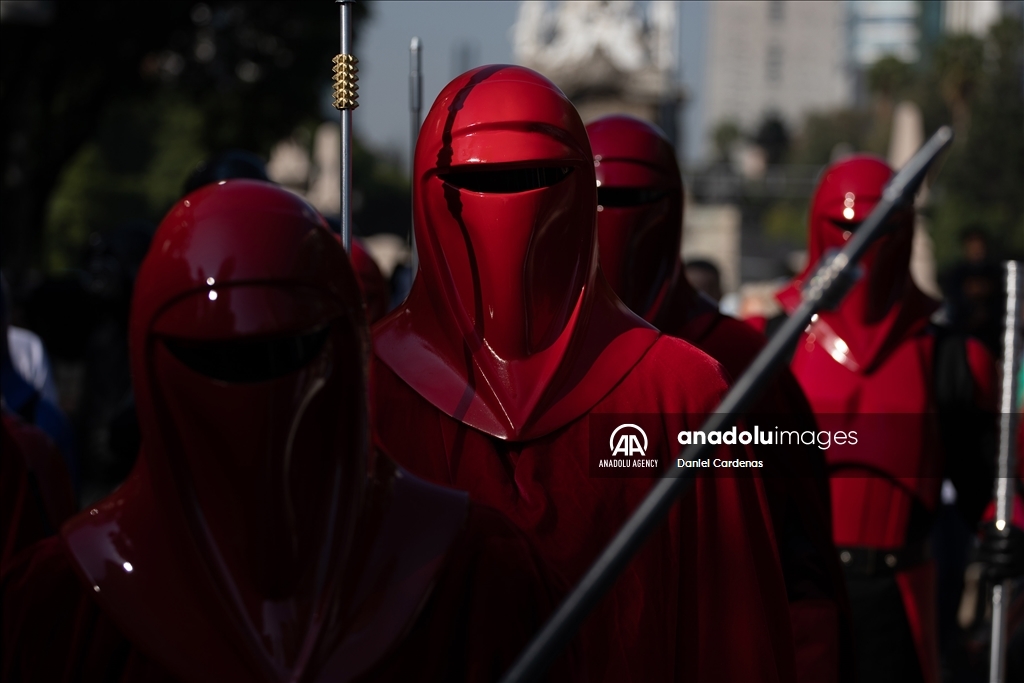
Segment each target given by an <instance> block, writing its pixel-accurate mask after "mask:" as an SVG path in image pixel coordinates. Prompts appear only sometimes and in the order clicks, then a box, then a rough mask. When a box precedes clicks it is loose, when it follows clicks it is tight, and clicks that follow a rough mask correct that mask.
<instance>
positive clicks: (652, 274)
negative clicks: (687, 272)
mask: <svg viewBox="0 0 1024 683" xmlns="http://www.w3.org/2000/svg"><path fill="white" fill-rule="evenodd" d="M587 134H588V135H589V136H590V144H591V147H592V148H593V151H594V169H595V172H596V173H597V203H598V208H597V211H598V214H597V226H598V241H599V244H600V254H601V270H602V271H604V276H605V277H606V278H607V279H608V282H609V284H611V286H612V289H614V290H615V293H616V294H618V295H619V298H621V299H622V301H623V302H625V304H626V305H627V306H629V307H630V308H631V309H633V311H635V312H636V313H637V314H639V315H642V316H643V317H644V318H646V319H647V320H653V319H654V315H655V314H656V313H657V310H658V306H659V304H660V303H661V302H662V301H663V300H664V298H665V296H666V294H667V292H669V291H670V290H671V288H672V287H673V285H674V284H675V281H676V279H677V278H679V277H681V275H680V270H681V268H680V261H679V249H680V245H681V243H682V239H683V180H682V177H681V176H680V174H679V165H678V164H677V163H676V157H675V151H674V150H673V148H672V145H671V144H670V143H669V141H668V139H666V138H665V135H664V134H663V133H662V132H661V131H660V130H658V129H657V128H656V127H655V126H653V125H651V124H649V123H647V122H645V121H641V120H640V119H637V118H634V117H632V116H623V115H614V116H606V117H604V118H600V119H598V120H596V121H594V122H592V123H590V124H589V125H588V126H587Z"/></svg>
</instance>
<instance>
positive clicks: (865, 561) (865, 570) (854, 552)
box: [836, 541, 931, 576]
mask: <svg viewBox="0 0 1024 683" xmlns="http://www.w3.org/2000/svg"><path fill="white" fill-rule="evenodd" d="M836 550H838V551H839V561H840V562H841V563H842V565H843V569H844V570H846V573H847V574H854V575H857V576H892V575H893V574H895V573H896V572H899V571H904V570H906V569H910V568H911V567H916V566H917V565H919V564H923V563H924V562H927V561H928V558H929V557H930V556H931V553H930V552H929V549H928V543H927V542H926V541H921V542H920V543H915V544H913V545H908V546H904V547H902V548H895V549H890V550H882V549H880V548H864V547H854V546H850V547H845V546H841V547H838V548H836Z"/></svg>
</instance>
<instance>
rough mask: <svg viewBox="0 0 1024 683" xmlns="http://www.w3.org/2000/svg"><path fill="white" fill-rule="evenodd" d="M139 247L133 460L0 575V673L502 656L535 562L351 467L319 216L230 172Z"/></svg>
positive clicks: (351, 296) (354, 432)
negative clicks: (122, 477) (107, 490)
mask: <svg viewBox="0 0 1024 683" xmlns="http://www.w3.org/2000/svg"><path fill="white" fill-rule="evenodd" d="M153 245H154V246H153V249H152V250H151V251H150V253H149V255H148V256H147V258H146V260H145V262H144V263H143V265H142V267H141V269H140V271H139V276H138V280H137V283H136V286H135V293H134V298H133V303H132V317H131V324H130V342H131V347H130V348H131V360H132V370H133V372H132V376H133V382H134V389H135V396H136V406H137V410H138V415H139V423H140V427H141V430H142V435H143V444H144V447H143V449H142V453H141V454H140V456H139V458H138V461H137V464H136V466H135V469H134V470H133V471H132V474H131V475H130V476H129V478H128V480H127V481H126V482H125V483H124V484H123V485H122V486H121V487H119V488H118V489H117V490H116V491H115V492H114V493H112V494H111V495H110V496H108V497H107V498H105V499H104V500H102V501H101V502H99V503H98V504H96V505H95V506H94V507H92V508H91V509H89V510H86V511H84V512H82V513H81V514H79V515H77V516H76V517H73V518H72V519H71V520H69V521H68V522H67V523H65V524H64V526H63V527H62V529H61V538H60V539H59V540H54V541H51V542H48V543H44V544H42V545H39V546H36V552H34V553H31V554H30V555H26V556H25V559H24V561H22V562H21V563H20V564H17V565H16V566H14V567H13V568H12V570H11V572H10V574H9V575H7V577H6V578H5V580H4V581H5V583H4V585H3V594H2V599H3V619H4V625H3V638H4V641H3V653H4V654H3V658H4V661H3V667H4V670H3V673H4V677H5V679H6V678H7V677H8V675H9V676H10V677H11V678H19V677H24V678H28V679H31V680H51V679H54V680H62V679H63V680H68V679H70V680H77V679H86V680H89V679H101V680H102V679H105V678H108V677H113V678H121V679H122V680H128V681H135V680H148V677H149V676H150V674H152V675H153V676H154V677H159V676H165V677H166V676H169V677H173V679H174V680H182V681H190V682H192V681H242V680H245V681H266V682H268V683H270V682H273V683H277V682H278V681H292V680H306V681H353V680H359V679H363V678H367V677H369V678H370V679H377V680H396V679H402V678H405V677H406V676H407V675H410V672H411V671H416V672H419V671H421V670H422V671H426V672H428V673H437V675H438V677H439V678H447V677H449V676H451V677H453V678H455V679H460V678H466V679H469V680H484V679H490V678H492V677H493V676H494V675H495V672H496V671H499V670H501V669H502V668H503V667H505V666H508V665H509V664H510V663H511V660H512V657H514V655H515V651H516V650H517V649H518V648H519V647H521V646H523V645H524V643H525V641H526V638H527V636H528V634H529V633H531V632H532V631H533V630H534V629H535V628H537V627H538V626H539V624H540V622H541V620H542V619H543V618H544V616H545V614H546V612H547V610H548V609H549V608H550V606H551V603H552V596H551V595H550V593H548V592H547V591H548V588H547V587H546V586H545V584H544V583H543V575H542V572H543V570H542V568H541V565H540V563H539V562H538V561H537V560H536V557H535V556H534V555H533V554H532V551H529V549H528V547H527V545H526V541H525V540H524V538H523V536H522V535H521V534H519V533H518V532H517V531H514V530H512V529H511V528H509V526H508V524H507V523H503V522H502V521H501V520H500V519H496V518H495V516H494V515H493V514H489V513H485V512H482V511H471V510H469V508H468V502H467V498H466V496H465V494H463V493H460V492H455V491H450V490H444V489H441V488H439V487H437V486H435V485H432V484H427V483H425V482H423V481H421V480H418V479H416V478H415V477H412V476H410V475H408V474H406V473H404V472H402V471H400V470H396V469H395V468H394V467H393V466H391V465H390V463H389V462H388V461H387V460H385V459H377V461H376V466H375V469H374V470H373V476H372V477H367V469H366V468H367V462H368V460H369V425H368V418H367V409H368V397H367V393H366V390H367V361H368V350H369V338H368V331H367V329H366V318H365V312H364V309H363V305H362V301H361V299H360V295H359V288H358V285H357V283H356V280H355V276H354V274H353V272H352V269H351V267H350V265H349V260H348V258H347V256H346V254H345V253H344V251H343V250H342V248H341V246H340V245H339V243H338V241H337V240H336V239H335V238H334V236H333V235H332V234H331V233H330V232H329V231H328V229H327V226H326V224H325V222H324V220H323V218H322V217H321V216H319V214H317V213H316V211H315V210H314V209H313V208H312V207H310V206H309V205H308V204H307V203H306V202H304V201H303V200H302V199H300V198H299V197H297V196H295V195H293V194H292V193H290V192H287V191H286V190H283V189H280V188H278V187H276V186H273V185H270V184H266V183H260V182H254V181H240V180H236V181H227V182H225V183H219V184H216V185H207V186H205V187H203V188H202V189H200V190H197V191H196V192H194V193H192V194H190V195H188V196H187V197H185V198H184V199H183V200H182V201H181V202H179V203H178V204H177V205H176V206H175V207H174V208H173V209H172V210H171V212H170V213H169V214H168V215H167V217H166V218H165V219H164V221H163V222H162V223H161V226H160V228H159V230H158V231H157V233H156V235H155V237H154V242H153ZM467 516H468V521H467ZM438 590H439V591H440V592H437V591H438ZM463 591H464V592H463ZM509 600H514V601H515V603H514V604H510V603H509V602H508V601H509ZM424 610H425V611H424ZM499 613H500V614H501V617H500V619H499V618H498V617H497V616H496V615H497V614H499ZM453 633H455V634H458V633H464V634H466V641H463V642H459V641H454V640H451V638H452V634H453ZM441 634H444V636H445V637H444V638H442V637H441ZM407 638H412V640H407ZM467 646H470V647H472V648H473V649H472V650H462V649H461V648H464V647H467ZM407 647H408V648H409V649H408V650H407V649H406V648H407ZM68 652H70V653H71V655H72V658H71V659H67V658H66V657H65V656H64V655H65V654H66V653H68ZM449 657H450V658H449ZM416 675H418V673H417V674H416Z"/></svg>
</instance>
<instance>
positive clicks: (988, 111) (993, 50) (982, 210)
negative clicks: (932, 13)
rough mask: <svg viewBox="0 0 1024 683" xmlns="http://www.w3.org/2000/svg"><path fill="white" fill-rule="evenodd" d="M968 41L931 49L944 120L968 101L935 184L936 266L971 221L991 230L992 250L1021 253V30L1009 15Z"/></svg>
mask: <svg viewBox="0 0 1024 683" xmlns="http://www.w3.org/2000/svg"><path fill="white" fill-rule="evenodd" d="M968 38H969V37H965V36H953V37H951V38H950V39H949V42H948V43H945V44H940V45H939V46H938V47H937V49H936V67H937V69H939V70H940V71H939V74H938V77H939V79H940V82H942V83H944V84H945V86H944V88H943V94H944V99H945V100H946V102H947V104H948V106H949V113H948V114H947V116H948V117H949V118H947V121H948V120H952V121H954V123H955V122H956V107H957V106H958V105H960V104H962V105H963V106H965V107H968V106H969V109H965V111H966V114H967V119H968V120H967V121H966V122H965V130H964V131H963V132H962V133H961V137H960V140H959V143H958V144H957V145H955V146H954V149H953V150H952V152H951V153H950V155H949V159H948V160H947V161H946V163H945V167H944V168H943V170H942V173H941V175H940V176H939V177H938V185H937V187H936V197H935V202H934V206H933V223H932V225H933V233H934V237H935V242H936V255H937V257H938V259H939V262H940V263H948V262H949V261H951V260H953V259H955V258H956V257H958V256H959V247H958V241H957V236H958V235H959V233H960V231H961V230H962V229H963V228H965V227H967V226H968V225H970V224H973V223H977V224H980V225H981V226H983V227H984V228H985V229H986V230H987V231H988V232H989V233H990V234H991V235H992V237H993V238H994V239H993V241H994V246H995V247H996V250H997V251H1001V252H1002V253H1004V254H1015V255H1017V256H1018V257H1019V256H1020V255H1022V254H1024V189H1022V188H1024V92H1022V80H1024V27H1022V26H1021V23H1020V22H1019V21H1016V20H1013V19H1010V18H1008V19H1005V20H1003V21H1001V22H1000V23H998V24H996V25H995V26H993V27H992V30H991V31H990V33H989V36H988V37H987V39H986V42H985V43H984V44H982V43H981V42H980V41H977V39H974V38H970V39H968ZM982 55H984V59H982ZM943 68H945V69H946V71H941V69H943ZM950 93H952V94H953V95H955V98H954V97H951V96H949V94H950Z"/></svg>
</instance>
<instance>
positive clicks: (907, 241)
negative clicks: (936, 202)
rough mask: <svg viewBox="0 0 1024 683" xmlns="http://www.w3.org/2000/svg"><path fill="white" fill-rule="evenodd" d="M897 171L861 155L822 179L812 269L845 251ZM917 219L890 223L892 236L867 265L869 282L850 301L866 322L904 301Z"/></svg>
mask: <svg viewBox="0 0 1024 683" xmlns="http://www.w3.org/2000/svg"><path fill="white" fill-rule="evenodd" d="M892 175H893V171H892V169H891V168H889V165H888V164H886V163H885V161H883V160H882V159H880V158H878V157H875V156H871V155H866V154H864V155H856V156H852V157H850V158H848V159H844V160H842V161H839V162H836V163H835V164H832V165H831V166H829V167H828V168H827V169H825V172H824V173H823V174H822V177H821V181H820V182H819V183H818V188H817V190H816V191H815V193H814V198H813V200H812V202H811V213H810V235H809V239H808V263H809V265H808V267H809V268H813V264H815V263H816V262H817V261H818V260H819V259H820V258H821V257H822V256H823V255H825V254H826V253H828V252H829V251H834V250H838V249H842V248H843V246H845V244H846V241H847V240H848V239H849V238H850V236H851V235H852V234H853V232H854V231H856V230H857V228H858V227H859V226H860V224H861V223H862V222H863V221H864V219H866V218H867V217H868V214H870V213H871V211H872V210H873V209H874V208H875V206H876V205H877V204H878V202H879V201H881V199H882V192H883V191H884V189H885V185H886V183H888V182H889V179H890V178H891V177H892ZM913 235H914V213H913V209H912V208H911V207H904V208H901V209H899V210H897V212H896V213H895V214H893V216H892V217H891V218H890V219H889V230H888V232H887V233H886V234H885V235H883V236H882V237H880V238H879V239H878V241H877V242H875V244H874V245H872V247H871V249H870V250H869V251H868V253H867V254H866V255H865V257H864V259H863V260H862V261H861V264H860V265H861V268H862V270H863V271H864V272H865V273H867V277H865V278H862V279H861V281H860V282H859V283H858V284H857V285H856V286H855V287H854V290H855V291H851V293H850V295H848V301H849V304H848V306H847V307H849V306H851V305H852V306H854V307H856V308H858V315H859V316H861V317H863V318H864V320H865V321H866V322H869V321H872V320H877V319H878V318H879V317H880V316H881V315H883V314H884V312H885V310H887V309H888V307H889V306H890V305H891V304H892V303H893V302H894V300H895V298H897V297H898V296H899V293H900V292H901V291H902V287H903V286H904V284H905V282H906V281H907V279H908V278H909V277H910V250H911V244H912V240H913Z"/></svg>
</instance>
